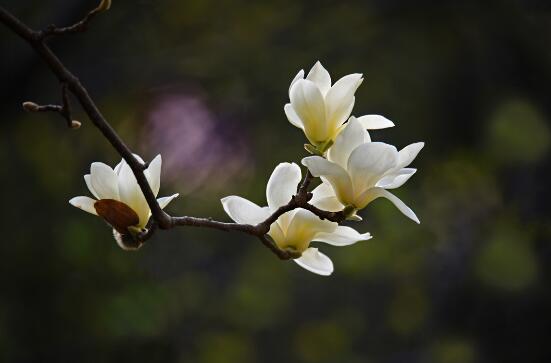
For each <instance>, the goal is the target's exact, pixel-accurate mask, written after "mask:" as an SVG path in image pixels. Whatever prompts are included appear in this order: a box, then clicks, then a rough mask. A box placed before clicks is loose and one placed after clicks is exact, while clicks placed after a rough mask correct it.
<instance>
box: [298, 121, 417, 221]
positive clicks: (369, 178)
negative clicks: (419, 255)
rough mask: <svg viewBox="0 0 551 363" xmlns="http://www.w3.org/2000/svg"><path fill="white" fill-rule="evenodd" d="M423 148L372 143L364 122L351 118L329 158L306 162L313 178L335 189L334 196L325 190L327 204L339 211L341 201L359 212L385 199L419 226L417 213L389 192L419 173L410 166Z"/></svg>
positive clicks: (303, 160) (311, 158) (329, 153)
mask: <svg viewBox="0 0 551 363" xmlns="http://www.w3.org/2000/svg"><path fill="white" fill-rule="evenodd" d="M423 146H424V143H422V142H418V143H414V144H411V145H408V146H406V147H405V148H403V149H402V150H400V151H398V150H396V148H395V147H394V146H392V145H388V144H385V143H382V142H371V139H370V137H369V133H368V132H367V131H366V130H365V128H364V127H363V125H362V124H361V122H360V121H359V120H358V119H356V118H355V117H351V118H350V120H349V121H348V123H347V124H346V127H345V128H344V130H343V131H342V133H340V134H339V135H338V136H337V138H336V140H335V143H334V145H333V146H332V147H331V148H330V149H329V152H328V154H327V159H325V158H322V157H320V156H309V157H306V158H304V159H302V163H303V164H304V165H305V166H306V167H308V169H309V170H310V172H311V173H312V175H314V176H316V177H321V178H322V180H323V182H324V184H326V185H330V186H331V187H332V189H333V193H334V194H333V196H331V195H330V194H327V193H328V188H327V186H326V187H325V190H326V194H327V195H326V197H325V200H324V203H326V204H327V205H333V208H335V207H334V206H335V203H336V202H337V201H338V202H340V203H341V207H345V206H346V207H348V206H350V207H352V208H353V209H354V210H359V209H363V208H364V207H365V206H367V204H369V203H370V202H371V201H373V200H374V199H377V198H379V197H385V198H387V199H389V200H390V201H391V202H392V203H393V204H394V205H395V206H396V207H397V208H398V209H399V210H400V211H401V212H402V213H404V214H405V215H406V216H407V217H409V218H411V219H412V220H414V221H415V222H417V223H419V219H418V218H417V216H416V215H415V213H414V212H413V211H412V210H411V209H410V208H409V207H408V206H406V205H405V204H404V203H403V202H402V201H401V200H400V199H399V198H398V197H396V196H395V195H393V194H392V193H390V192H389V191H387V189H394V188H398V187H400V186H401V185H403V184H404V183H405V182H406V181H407V180H408V179H409V178H410V177H411V176H412V175H413V174H414V173H415V172H416V171H417V169H413V168H407V166H408V165H409V164H410V163H411V162H412V161H413V159H415V157H416V156H417V154H418V153H419V151H420V150H421V149H422V148H423Z"/></svg>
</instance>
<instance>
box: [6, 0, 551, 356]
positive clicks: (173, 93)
mask: <svg viewBox="0 0 551 363" xmlns="http://www.w3.org/2000/svg"><path fill="white" fill-rule="evenodd" d="M3 3H4V4H3V5H4V6H5V7H6V8H8V9H10V10H11V11H12V12H13V13H14V14H16V15H17V16H19V17H20V18H21V19H23V20H24V21H25V22H27V23H28V24H30V25H32V26H33V27H35V28H43V27H45V26H47V25H48V24H50V23H56V24H60V25H65V24H70V23H71V22H73V21H74V20H77V19H79V18H80V17H81V16H82V15H83V14H85V13H86V12H87V11H88V10H89V9H91V8H92V7H94V6H95V4H96V1H92V0H90V1H88V0H86V1H84V0H82V1H76V0H74V1H70V2H69V1H61V0H57V1H56V0H48V1H40V2H39V1H15V0H6V1H3ZM550 9H551V7H550V6H549V4H548V2H546V1H528V0H526V1H520V0H519V1H486V2H480V1H475V0H466V1H429V0H420V1H415V2H413V1H407V0H372V1H316V2H313V1H311V2H308V1H296V0H295V1H275V0H270V1H258V2H250V1H243V0H231V1H230V0H218V1H212V0H210V1H209V0H188V1H176V0H156V1H154V0H135V1H130V0H113V6H112V9H111V10H110V11H109V12H108V13H106V14H102V15H100V16H98V18H96V19H95V21H94V22H93V24H92V26H91V29H90V30H89V31H88V32H87V33H85V34H81V35H74V36H66V37H64V38H60V39H56V40H55V41H53V42H52V47H53V48H54V49H55V50H56V52H57V53H58V54H59V56H60V57H61V58H62V59H63V60H64V61H65V62H66V64H67V65H68V66H69V67H70V69H72V70H73V71H74V72H75V73H76V74H77V75H78V76H79V77H80V78H81V80H82V81H83V82H84V84H85V85H86V86H87V87H88V88H89V90H90V92H91V94H92V95H93V96H94V98H95V99H96V101H97V103H98V105H99V106H100V108H101V109H102V111H103V112H104V114H105V115H106V116H107V118H108V119H109V120H110V122H111V123H112V125H113V126H114V127H115V128H116V129H117V130H118V131H119V133H120V135H122V136H123V138H124V139H125V140H126V141H127V142H128V144H129V145H130V146H131V147H132V148H133V149H134V150H136V151H137V152H138V153H140V154H141V155H142V156H143V157H144V158H146V159H149V160H150V159H152V158H153V157H154V156H155V155H156V154H157V153H159V152H160V153H162V155H163V161H164V165H163V179H162V180H163V182H162V183H163V184H162V186H161V195H168V194H170V193H173V192H181V193H182V195H181V197H180V198H179V199H177V200H176V201H175V202H173V204H171V205H170V206H169V208H168V210H169V211H170V212H172V213H174V214H188V215H196V216H212V217H214V218H217V219H223V220H228V217H227V216H225V215H224V213H223V211H222V208H221V205H220V202H219V199H220V198H221V197H223V196H226V195H230V194H237V195H242V196H244V197H246V198H248V199H251V200H253V201H256V202H258V203H259V204H263V203H264V202H265V196H264V188H265V184H266V181H267V180H268V177H269V175H270V173H271V171H272V170H273V168H274V167H275V165H277V163H279V162H282V161H294V162H299V161H300V159H301V158H302V157H303V156H304V150H303V148H302V144H303V143H304V141H305V140H304V137H303V135H302V133H301V132H300V130H298V129H296V128H294V127H293V126H291V125H290V124H289V123H288V121H287V120H286V118H285V115H284V113H283V105H284V104H285V103H286V102H287V100H288V94H287V92H288V86H289V83H290V81H291V80H292V78H293V77H294V75H295V74H296V72H297V71H298V70H299V69H300V68H305V69H306V70H308V69H309V68H310V67H311V66H312V65H313V64H314V63H315V61H316V60H318V59H319V60H321V62H322V63H323V64H324V65H325V66H326V67H327V69H328V70H329V71H330V73H331V74H332V76H333V78H334V79H337V78H339V77H341V76H343V75H345V74H348V73H353V72H362V73H364V75H365V81H364V83H363V85H362V86H361V87H360V89H359V90H358V92H357V94H356V107H355V109H354V114H355V115H356V116H360V115H363V114H366V113H380V114H383V115H385V116H387V117H388V118H390V119H391V120H393V121H394V122H395V123H396V124H397V127H395V128H392V129H387V130H382V131H374V132H372V133H371V135H372V137H373V138H374V139H376V140H381V141H386V142H390V143H392V144H395V145H397V146H398V147H403V146H405V145H407V144H409V143H411V142H416V141H425V142H426V147H425V149H424V150H423V151H422V152H421V154H420V156H419V157H418V159H417V160H416V161H415V162H414V167H417V168H419V172H418V173H417V175H415V177H413V178H412V179H411V180H410V181H409V182H408V183H407V184H406V185H405V186H404V187H402V188H400V189H399V190H398V191H397V195H399V196H400V197H401V198H402V199H403V200H404V201H405V202H406V203H407V204H408V205H410V206H411V207H412V208H413V209H414V210H415V211H416V213H417V215H418V216H419V217H420V219H421V221H422V224H421V225H420V226H418V225H416V224H414V223H412V222H411V221H409V220H408V219H407V218H405V217H404V216H403V215H401V214H400V213H399V212H398V210H396V209H395V208H394V207H393V206H392V205H391V204H390V203H388V202H387V201H384V200H378V201H376V202H374V203H373V204H372V205H370V206H369V207H368V208H367V209H366V210H364V211H363V212H362V215H363V217H364V222H362V223H361V224H357V225H356V226H357V227H358V229H359V230H360V231H362V232H365V231H370V232H371V233H372V234H373V235H374V236H375V238H373V239H372V240H370V241H368V242H365V243H359V244H357V245H354V246H351V247H347V248H341V249H339V248H334V247H331V246H323V251H324V252H326V253H327V254H328V255H329V256H330V257H331V258H332V259H333V261H334V263H335V273H334V275H333V276H332V277H330V278H323V277H320V276H316V275H314V274H311V273H309V272H307V271H305V270H302V269H300V268H299V267H298V266H296V265H295V264H294V263H292V262H280V261H279V260H277V258H276V257H275V256H274V255H272V254H271V253H270V252H269V251H268V250H267V249H265V248H264V247H262V246H261V245H260V244H259V243H258V241H257V240H255V239H253V238H251V237H249V236H245V235H241V234H238V233H224V232H219V231H210V230H204V229H192V228H179V229H176V230H172V231H170V232H166V233H158V234H157V235H156V236H155V237H154V238H153V239H152V240H151V241H150V242H148V244H147V245H145V246H144V247H143V248H142V249H141V250H139V251H138V252H136V253H127V252H124V251H122V250H121V249H119V248H118V247H117V245H116V244H115V243H114V241H113V239H112V237H111V231H110V229H109V228H107V227H106V225H105V224H104V223H103V222H102V221H101V220H100V219H99V218H94V217H92V216H90V215H88V214H85V213H84V212H82V211H80V210H78V209H76V208H73V207H71V206H69V204H68V203H67V201H68V200H69V199H70V198H71V197H73V196H76V195H87V194H88V191H87V189H86V187H85V184H84V181H83V179H82V175H84V174H85V173H87V172H88V168H89V165H90V163H91V162H93V161H104V162H106V163H108V164H110V165H114V164H116V163H117V162H118V161H119V159H120V158H119V156H117V155H116V153H115V152H114V151H113V150H112V148H111V147H110V145H109V144H108V143H107V142H106V141H105V140H104V139H103V138H102V137H101V136H100V134H99V132H98V131H97V130H96V129H95V128H94V127H93V125H92V124H91V123H90V122H88V120H87V119H86V117H85V115H84V114H82V112H80V111H76V114H75V115H76V116H77V118H78V119H79V120H82V121H83V127H82V128H81V129H80V130H78V131H73V130H68V129H67V128H66V127H65V126H64V123H63V121H62V120H61V119H60V118H59V117H57V116H56V115H46V114H41V115H37V114H28V113H24V112H23V111H22V110H21V108H20V104H21V102H23V101H26V100H33V101H35V102H39V103H49V102H58V99H59V86H58V84H57V82H56V80H55V79H54V78H53V76H52V75H51V74H50V73H49V72H48V71H47V69H46V67H45V66H44V64H43V63H42V62H41V61H40V60H39V59H38V58H37V56H36V55H35V54H34V53H33V52H32V51H31V50H30V48H29V47H28V46H27V45H26V44H24V43H23V42H22V41H21V40H19V39H18V38H17V37H15V36H14V35H13V34H12V33H11V32H9V31H7V29H6V28H4V27H0V54H2V56H1V57H0V76H1V79H2V85H1V87H0V96H1V97H0V99H1V101H0V102H1V108H0V115H1V118H2V132H1V133H0V138H1V142H0V148H1V151H0V163H1V165H2V167H1V168H0V173H1V180H2V202H3V205H4V207H3V208H2V215H1V216H2V218H1V220H2V237H3V238H2V242H1V243H0V256H1V263H0V286H1V290H0V361H5V362H197V363H221V362H239V363H248V362H266V363H270V362H305V363H318V362H319V363H322V362H339V363H341V362H344V363H356V362H357V363H360V362H362V363H363V362H374V363H375V362H385V363H387V362H388V363H394V362H396V363H398V362H400V363H401V362H408V363H412V362H413V363H415V362H429V363H431V362H434V363H474V362H548V361H550V358H551V357H550V356H551V349H550V348H549V332H550V327H551V318H550V310H549V309H550V306H551V304H550V303H551V293H550V291H549V287H548V286H549V283H550V281H551V276H550V272H551V271H550V266H551V264H550V262H551V248H550V244H549V241H550V237H551V210H550V207H549V205H550V204H549V201H550V198H551V192H550V190H549V185H551V173H550V167H551V160H550V158H549V155H550V151H549V149H550V145H551V131H550V127H551V126H550V117H551V103H550V102H549V101H550V97H551V47H549V44H551V10H550Z"/></svg>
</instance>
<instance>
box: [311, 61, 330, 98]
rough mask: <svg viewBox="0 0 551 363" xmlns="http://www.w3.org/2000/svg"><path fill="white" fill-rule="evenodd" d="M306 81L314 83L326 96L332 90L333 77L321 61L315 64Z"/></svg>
mask: <svg viewBox="0 0 551 363" xmlns="http://www.w3.org/2000/svg"><path fill="white" fill-rule="evenodd" d="M306 79H308V80H310V81H312V82H314V83H315V84H316V86H318V88H319V90H320V91H321V94H322V95H324V96H325V95H326V94H327V91H329V89H330V88H331V76H330V75H329V72H327V70H326V69H325V68H324V67H323V66H322V65H321V63H320V62H319V61H317V62H316V64H314V66H313V67H312V69H311V70H310V72H309V73H308V76H306Z"/></svg>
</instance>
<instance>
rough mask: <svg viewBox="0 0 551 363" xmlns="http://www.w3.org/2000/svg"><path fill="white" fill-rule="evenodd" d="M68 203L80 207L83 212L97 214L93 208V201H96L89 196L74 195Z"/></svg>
mask: <svg viewBox="0 0 551 363" xmlns="http://www.w3.org/2000/svg"><path fill="white" fill-rule="evenodd" d="M69 203H70V204H71V205H72V206H74V207H77V208H80V209H82V210H83V211H85V212H88V213H92V214H94V215H96V216H97V215H98V214H97V212H96V208H94V203H96V200H95V199H92V198H90V197H74V198H72V199H71V200H70V201H69Z"/></svg>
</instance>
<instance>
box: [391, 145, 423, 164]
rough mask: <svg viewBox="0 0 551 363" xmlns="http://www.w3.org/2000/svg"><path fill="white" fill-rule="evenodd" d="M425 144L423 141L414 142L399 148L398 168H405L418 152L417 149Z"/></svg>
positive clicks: (419, 149)
mask: <svg viewBox="0 0 551 363" xmlns="http://www.w3.org/2000/svg"><path fill="white" fill-rule="evenodd" d="M423 146H425V143H424V142H416V143H414V144H410V145H408V146H406V147H405V148H403V149H402V150H400V152H399V153H398V165H397V167H398V168H405V167H406V166H408V165H409V164H411V162H412V161H413V160H414V159H415V158H416V157H417V154H419V151H421V149H422V148H423Z"/></svg>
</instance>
